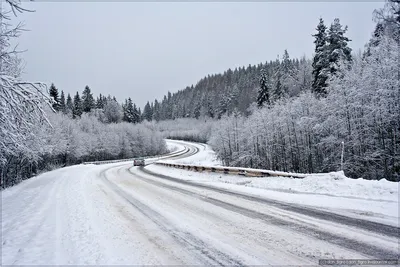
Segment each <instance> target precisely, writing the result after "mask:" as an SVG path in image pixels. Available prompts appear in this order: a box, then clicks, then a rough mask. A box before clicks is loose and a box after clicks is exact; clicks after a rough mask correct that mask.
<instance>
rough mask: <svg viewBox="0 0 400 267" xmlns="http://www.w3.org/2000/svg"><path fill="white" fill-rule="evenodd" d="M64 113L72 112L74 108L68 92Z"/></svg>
mask: <svg viewBox="0 0 400 267" xmlns="http://www.w3.org/2000/svg"><path fill="white" fill-rule="evenodd" d="M65 106H66V113H67V114H72V113H73V110H74V103H73V102H72V97H71V95H70V94H68V96H67V103H66V105H65Z"/></svg>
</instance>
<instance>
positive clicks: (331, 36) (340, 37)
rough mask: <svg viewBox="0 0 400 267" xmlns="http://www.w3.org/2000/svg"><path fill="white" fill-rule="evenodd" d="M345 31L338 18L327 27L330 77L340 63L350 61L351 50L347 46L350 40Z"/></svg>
mask: <svg viewBox="0 0 400 267" xmlns="http://www.w3.org/2000/svg"><path fill="white" fill-rule="evenodd" d="M346 31H347V26H346V27H344V28H343V27H342V25H341V24H340V20H339V19H338V18H336V19H335V20H334V21H333V23H332V24H331V26H330V27H329V30H328V37H327V41H328V46H327V53H328V59H329V72H330V75H335V74H336V73H337V71H338V70H339V66H338V64H339V63H340V62H350V61H351V48H350V47H349V46H348V42H349V41H351V40H350V39H349V38H347V37H346V36H345V33H346Z"/></svg>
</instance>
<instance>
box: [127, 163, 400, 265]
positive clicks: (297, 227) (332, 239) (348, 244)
mask: <svg viewBox="0 0 400 267" xmlns="http://www.w3.org/2000/svg"><path fill="white" fill-rule="evenodd" d="M139 170H140V171H142V172H144V173H147V174H150V175H152V176H154V177H156V178H159V177H160V176H161V177H162V178H164V177H165V175H159V174H155V173H153V172H151V171H148V170H146V169H145V168H143V167H141V168H139ZM130 172H131V171H130ZM131 174H133V175H135V177H137V178H140V179H141V180H142V181H145V182H147V183H150V184H153V185H156V186H159V187H163V188H168V189H171V190H173V191H176V192H180V193H183V194H186V195H189V196H192V197H194V198H197V199H199V198H200V199H202V200H203V201H205V202H208V203H211V204H213V205H216V206H219V207H222V208H224V209H228V210H230V211H233V212H236V213H239V214H242V215H244V216H247V217H249V218H253V219H259V220H262V221H264V222H266V223H267V224H273V225H277V226H281V227H283V228H289V229H291V230H294V231H299V232H302V233H303V234H305V235H308V236H311V237H313V238H317V239H320V240H324V241H326V242H329V243H331V244H335V245H338V246H340V247H344V248H346V249H350V250H353V251H355V252H358V253H362V254H365V255H368V256H372V257H375V258H397V257H398V253H395V252H393V251H391V250H387V249H383V248H380V247H377V246H374V245H372V244H368V243H365V242H361V241H357V240H354V239H350V238H347V237H343V236H339V235H335V234H333V233H329V232H327V231H323V230H320V229H316V228H312V227H310V226H307V225H304V224H299V223H294V222H291V221H287V220H284V219H281V218H277V217H275V216H271V215H267V214H265V213H260V212H257V211H254V210H250V209H247V208H243V207H240V206H237V205H234V204H231V203H227V202H225V201H221V200H218V199H215V198H210V197H205V196H204V195H201V194H197V193H195V192H192V191H189V190H185V189H183V188H178V187H175V186H172V185H168V184H165V183H162V182H158V181H154V180H149V179H146V178H144V177H143V176H140V175H138V174H137V173H132V172H131ZM170 178H172V177H170ZM173 179H176V178H173ZM169 180H170V179H169ZM174 181H175V180H174ZM180 181H183V180H180ZM183 182H184V184H186V182H187V181H183ZM188 184H189V185H192V184H193V183H190V182H188ZM195 186H197V184H196V185H195ZM201 187H202V188H206V189H208V186H203V185H201ZM223 191H224V192H223V193H225V190H223ZM229 193H232V192H229ZM251 200H254V198H251ZM306 215H307V214H306Z"/></svg>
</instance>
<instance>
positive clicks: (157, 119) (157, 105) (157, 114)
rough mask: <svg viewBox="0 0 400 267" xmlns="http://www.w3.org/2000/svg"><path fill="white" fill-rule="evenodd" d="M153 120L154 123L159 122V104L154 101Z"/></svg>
mask: <svg viewBox="0 0 400 267" xmlns="http://www.w3.org/2000/svg"><path fill="white" fill-rule="evenodd" d="M153 119H154V120H155V121H159V120H160V103H159V102H158V101H157V99H156V100H154V112H153Z"/></svg>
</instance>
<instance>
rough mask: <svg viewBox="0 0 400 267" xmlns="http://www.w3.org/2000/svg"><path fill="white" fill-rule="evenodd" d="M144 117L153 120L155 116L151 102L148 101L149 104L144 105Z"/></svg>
mask: <svg viewBox="0 0 400 267" xmlns="http://www.w3.org/2000/svg"><path fill="white" fill-rule="evenodd" d="M142 118H143V119H146V120H148V121H151V120H152V118H153V113H152V110H151V106H150V103H149V102H148V101H147V104H146V105H145V106H144V109H143V115H142Z"/></svg>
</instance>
